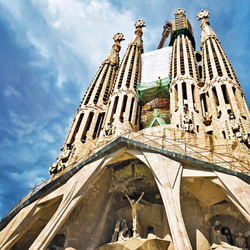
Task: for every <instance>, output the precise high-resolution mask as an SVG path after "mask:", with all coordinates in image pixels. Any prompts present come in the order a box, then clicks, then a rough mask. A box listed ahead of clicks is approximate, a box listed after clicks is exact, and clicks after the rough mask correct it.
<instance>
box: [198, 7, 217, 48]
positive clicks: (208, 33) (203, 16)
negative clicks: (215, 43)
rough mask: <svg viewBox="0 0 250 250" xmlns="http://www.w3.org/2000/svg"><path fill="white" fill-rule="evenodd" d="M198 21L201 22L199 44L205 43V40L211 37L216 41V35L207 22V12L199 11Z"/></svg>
mask: <svg viewBox="0 0 250 250" xmlns="http://www.w3.org/2000/svg"><path fill="white" fill-rule="evenodd" d="M197 17H198V19H197V20H198V21H199V20H201V28H202V32H201V44H203V43H204V42H205V40H206V39H208V38H209V37H213V38H215V39H218V37H217V36H216V34H215V33H214V30H213V29H212V28H211V27H210V22H209V21H208V20H207V18H209V11H207V10H201V11H200V12H199V13H198V14H197Z"/></svg>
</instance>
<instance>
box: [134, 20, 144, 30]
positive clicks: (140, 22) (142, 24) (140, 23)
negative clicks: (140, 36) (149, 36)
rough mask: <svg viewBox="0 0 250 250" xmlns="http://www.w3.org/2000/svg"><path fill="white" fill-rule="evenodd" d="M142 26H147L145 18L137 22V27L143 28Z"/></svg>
mask: <svg viewBox="0 0 250 250" xmlns="http://www.w3.org/2000/svg"><path fill="white" fill-rule="evenodd" d="M142 27H146V25H145V22H144V21H143V20H138V21H137V22H135V28H136V29H141V28H142Z"/></svg>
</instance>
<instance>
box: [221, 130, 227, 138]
mask: <svg viewBox="0 0 250 250" xmlns="http://www.w3.org/2000/svg"><path fill="white" fill-rule="evenodd" d="M222 134H223V136H224V139H227V137H226V133H225V131H224V130H223V131H222Z"/></svg>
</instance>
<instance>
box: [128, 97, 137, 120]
mask: <svg viewBox="0 0 250 250" xmlns="http://www.w3.org/2000/svg"><path fill="white" fill-rule="evenodd" d="M134 103H135V99H134V98H132V101H131V105H130V111H129V117H128V121H129V122H131V118H132V114H133V108H134Z"/></svg>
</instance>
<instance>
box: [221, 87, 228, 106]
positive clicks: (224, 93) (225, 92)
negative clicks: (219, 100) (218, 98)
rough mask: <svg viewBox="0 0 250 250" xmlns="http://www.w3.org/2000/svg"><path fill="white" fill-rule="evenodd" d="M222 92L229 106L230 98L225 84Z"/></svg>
mask: <svg viewBox="0 0 250 250" xmlns="http://www.w3.org/2000/svg"><path fill="white" fill-rule="evenodd" d="M221 90H222V93H223V97H224V100H225V103H226V104H229V98H228V94H227V88H226V85H225V84H223V85H221Z"/></svg>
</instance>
